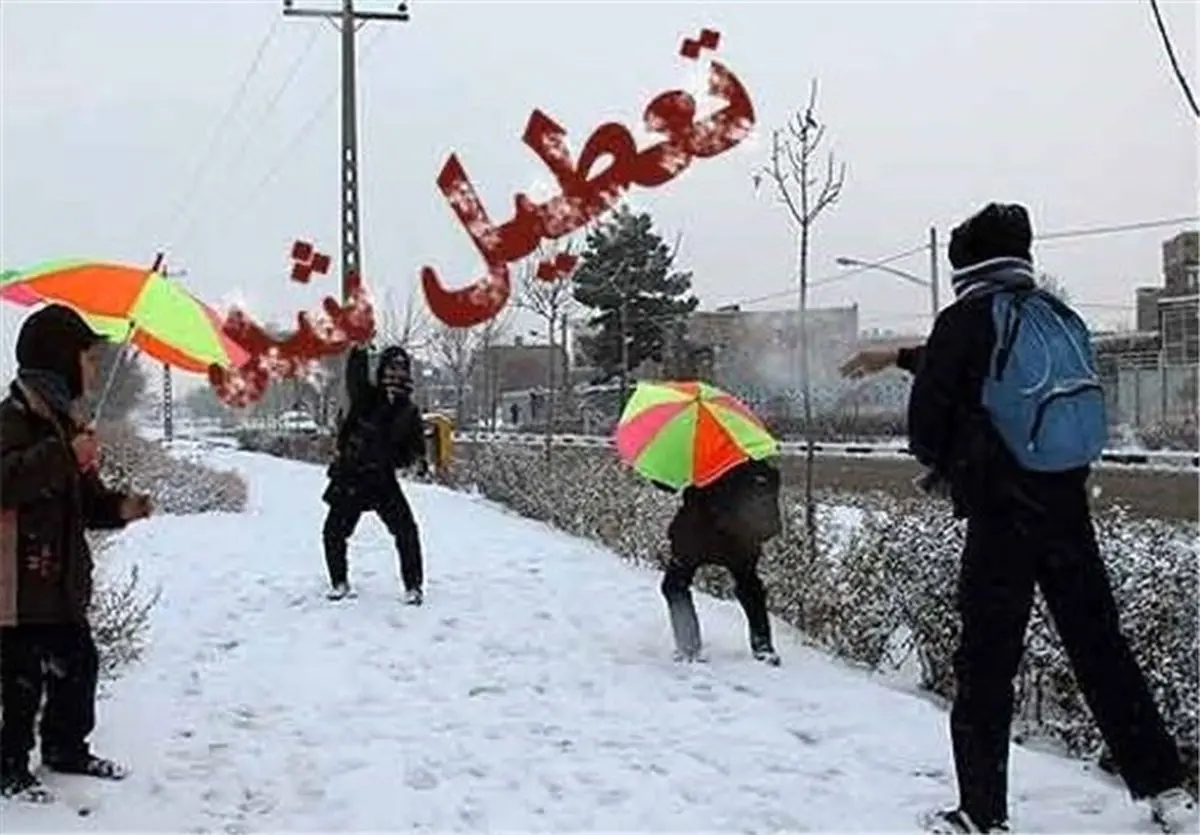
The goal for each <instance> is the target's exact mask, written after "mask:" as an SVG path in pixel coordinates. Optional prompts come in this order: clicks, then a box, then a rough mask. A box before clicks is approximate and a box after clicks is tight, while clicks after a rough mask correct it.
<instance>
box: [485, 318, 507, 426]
mask: <svg viewBox="0 0 1200 835" xmlns="http://www.w3.org/2000/svg"><path fill="white" fill-rule="evenodd" d="M514 310H515V306H513V305H509V306H507V307H505V308H504V310H503V312H501V313H500V314H499V315H498V316H495V317H493V318H491V319H489V320H487V321H486V322H484V323H483V324H482V325H481V326H480V327H479V328H478V330H479V351H480V355H481V356H482V358H483V368H482V369H481V371H482V372H483V374H482V376H483V386H482V391H481V392H480V396H479V398H478V403H479V404H480V406H481V407H482V408H484V409H486V414H487V425H488V428H489V429H491V430H493V431H494V430H495V428H496V413H497V412H498V411H499V410H500V393H501V392H500V382H501V381H500V368H499V365H498V362H497V360H498V357H497V356H496V353H495V352H494V351H493V350H492V348H493V346H495V345H498V344H499V343H500V340H501V339H503V338H504V336H505V335H506V334H507V333H508V328H509V325H510V324H512V317H513V311H514Z"/></svg>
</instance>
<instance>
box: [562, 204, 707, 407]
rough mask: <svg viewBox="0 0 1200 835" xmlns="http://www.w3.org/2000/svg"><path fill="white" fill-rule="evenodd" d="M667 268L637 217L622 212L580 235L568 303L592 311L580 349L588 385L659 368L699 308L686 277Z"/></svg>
mask: <svg viewBox="0 0 1200 835" xmlns="http://www.w3.org/2000/svg"><path fill="white" fill-rule="evenodd" d="M674 261H675V253H673V252H671V251H670V250H669V249H668V247H667V245H666V244H665V243H664V242H663V239H662V238H661V237H660V236H659V235H658V234H656V233H655V232H654V229H653V221H652V220H651V218H650V215H649V214H647V213H645V212H641V213H634V212H632V211H631V210H629V209H628V208H625V207H623V208H621V209H620V210H618V211H617V212H616V213H614V215H613V216H612V217H611V218H610V219H608V220H607V221H606V222H605V223H603V224H602V225H600V226H599V227H598V228H596V229H594V230H592V231H591V232H590V233H589V234H588V236H587V246H586V249H585V250H584V252H583V253H582V255H581V256H580V262H579V267H578V269H576V271H575V274H574V277H573V280H574V284H575V300H576V301H577V302H579V304H581V305H582V306H584V307H588V308H591V309H592V310H594V311H595V315H594V316H592V317H591V319H590V320H589V324H590V325H591V326H592V327H596V328H598V329H599V330H598V331H597V333H596V334H595V335H594V336H593V337H591V338H589V339H586V340H583V346H582V347H583V349H584V351H585V352H586V353H587V355H588V356H589V357H590V359H591V361H592V362H593V363H594V364H595V365H596V367H597V368H598V369H599V370H600V375H599V377H598V379H597V380H596V381H595V382H597V383H602V382H607V381H609V380H612V379H613V378H617V377H619V378H621V379H622V380H623V381H624V380H625V378H626V376H627V375H628V373H629V372H630V371H632V370H633V369H635V368H637V367H638V366H639V365H641V364H642V363H643V362H645V361H646V360H655V361H657V362H662V361H663V359H664V356H665V354H666V348H667V342H668V339H669V335H670V334H672V333H674V332H675V330H676V327H675V326H676V325H677V323H678V322H679V321H680V320H681V319H682V318H683V317H685V316H686V315H687V314H689V313H691V312H692V311H693V310H695V309H696V306H697V305H698V304H699V300H698V299H697V298H696V297H695V296H693V295H692V294H691V289H692V274H691V273H690V272H676V271H673V270H672V267H673V265H674ZM622 337H625V339H626V340H627V346H628V347H627V349H626V351H625V354H624V360H625V363H624V365H623V364H622V359H623V356H622V348H621V340H622Z"/></svg>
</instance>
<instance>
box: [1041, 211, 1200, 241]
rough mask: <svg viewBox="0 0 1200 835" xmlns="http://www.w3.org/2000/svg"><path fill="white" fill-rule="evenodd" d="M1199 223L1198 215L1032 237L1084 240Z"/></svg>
mask: <svg viewBox="0 0 1200 835" xmlns="http://www.w3.org/2000/svg"><path fill="white" fill-rule="evenodd" d="M1197 222H1200V215H1188V216H1186V217H1173V218H1166V219H1164V220H1144V221H1141V222H1138V223H1123V224H1119V225H1117V226H1091V227H1086V228H1083V229H1071V230H1069V231H1066V232H1049V233H1047V234H1044V235H1034V236H1033V239H1034V240H1035V241H1056V240H1063V239H1066V238H1085V237H1090V236H1093V235H1112V234H1116V233H1118V232H1138V231H1141V230H1143V229H1162V228H1164V227H1167V226H1182V225H1183V224H1185V223H1197Z"/></svg>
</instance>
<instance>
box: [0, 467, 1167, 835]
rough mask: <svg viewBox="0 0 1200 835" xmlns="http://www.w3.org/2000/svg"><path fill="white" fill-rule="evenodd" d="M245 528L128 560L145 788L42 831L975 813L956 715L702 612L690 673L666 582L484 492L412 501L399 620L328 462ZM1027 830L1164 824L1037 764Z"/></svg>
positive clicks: (183, 530)
mask: <svg viewBox="0 0 1200 835" xmlns="http://www.w3.org/2000/svg"><path fill="white" fill-rule="evenodd" d="M207 455H208V457H210V458H211V459H214V460H215V462H216V463H220V464H224V465H226V466H234V467H237V468H238V469H240V470H242V471H243V472H244V473H246V475H247V476H248V478H249V479H250V482H251V507H250V509H249V510H248V512H247V513H245V514H242V515H209V516H198V517H176V518H166V517H164V518H158V519H154V520H151V521H148V522H146V523H143V524H141V525H140V526H137V527H135V528H134V529H131V530H130V531H128V532H127V533H125V534H123V535H122V540H121V543H120V544H119V545H118V546H117V547H115V548H113V549H111V550H110V551H108V552H107V554H106V557H105V558H106V559H112V560H115V561H116V563H117V565H118V566H120V565H127V564H129V563H132V562H136V563H138V564H139V565H140V566H141V568H142V571H143V575H144V577H145V578H146V579H147V580H149V581H150V582H151V583H160V584H161V585H162V587H163V598H162V601H161V603H160V604H159V607H158V609H157V611H156V614H155V628H154V635H153V644H152V648H151V649H150V651H149V652H148V655H147V657H146V658H145V659H144V660H143V661H142V662H141V663H140V664H139V665H138V666H136V667H135V668H133V669H131V670H129V671H128V673H127V674H126V676H125V677H124V678H122V679H121V680H120V681H119V682H118V683H117V684H116V685H115V686H114V687H113V688H112V692H111V695H110V697H109V698H107V699H106V700H105V701H104V702H103V703H102V704H101V708H100V725H99V730H98V732H97V734H96V735H95V738H94V742H95V744H96V747H97V749H98V750H99V751H101V752H102V753H105V754H108V755H111V756H115V757H117V758H120V759H122V760H123V761H126V762H128V763H129V764H130V765H131V766H132V768H133V770H134V773H133V776H132V777H130V778H129V779H128V780H127V781H126V782H124V783H119V784H106V785H95V784H90V783H86V782H79V781H78V780H77V779H74V778H70V779H71V782H70V783H66V784H64V783H62V782H61V780H62V779H63V778H58V779H59V781H60V782H59V783H58V784H59V785H60V786H65V787H66V790H67V791H68V793H70V794H71V796H72V797H73V798H74V799H75V800H76V801H78V800H79V799H80V798H82V797H85V796H90V797H91V798H92V799H93V801H94V802H95V803H96V804H97V807H96V809H95V811H94V812H93V814H92V815H91V816H90V817H87V818H82V817H77V816H76V815H75V814H73V813H72V812H71V810H70V809H69V808H67V807H66V805H65V804H64V805H58V806H51V807H46V808H38V807H29V806H11V805H10V806H7V807H5V808H4V809H3V829H4V831H5V832H17V831H29V830H39V831H59V832H61V831H67V830H100V831H118V830H119V831H132V830H154V831H160V832H161V831H170V832H262V831H314V830H321V831H368V830H374V831H380V830H388V831H401V830H404V831H407V830H412V829H418V830H426V831H430V830H433V831H481V830H491V831H499V830H508V831H513V830H522V831H530V830H536V831H579V830H588V831H599V830H605V831H616V830H625V831H635V830H636V831H658V830H671V831H684V830H687V831H714V830H725V831H739V832H763V831H773V830H774V831H778V830H792V831H799V830H818V831H854V830H857V831H914V830H915V829H916V825H915V822H916V819H917V815H918V814H919V812H921V811H922V810H924V809H926V808H928V807H930V806H932V805H937V804H941V803H943V802H946V801H949V800H952V799H953V795H954V784H953V776H952V772H951V769H950V758H949V743H948V737H947V727H946V725H947V723H946V716H945V714H944V713H943V712H942V711H940V710H939V709H938V708H936V707H934V706H933V705H931V704H929V703H928V702H926V701H923V700H922V699H920V698H918V697H916V696H913V695H910V694H907V693H904V692H900V691H898V690H894V689H889V688H888V687H885V686H883V685H882V684H880V683H879V682H878V681H877V680H873V679H871V678H870V677H868V676H867V675H865V674H864V673H861V672H858V671H856V670H851V669H847V668H846V667H844V666H842V665H840V664H838V663H837V662H835V661H833V660H830V659H828V658H827V657H825V656H823V655H821V654H820V653H817V652H815V651H813V650H811V649H808V648H806V647H804V646H803V645H802V644H801V643H800V642H799V640H798V638H797V636H796V635H795V633H793V632H791V631H789V630H788V629H787V628H786V627H784V626H783V625H778V629H779V641H778V643H779V649H780V651H781V653H782V654H783V656H784V665H783V667H781V668H778V669H772V668H768V667H765V666H762V665H759V664H757V663H755V662H753V661H751V660H750V659H749V657H748V653H747V650H746V646H745V637H744V625H743V621H742V617H741V613H740V610H739V609H738V608H737V607H736V604H731V603H723V602H717V601H712V600H709V599H707V598H702V599H701V601H700V606H699V608H700V614H701V619H702V623H703V626H704V628H705V637H706V639H707V643H708V645H709V652H710V656H711V661H710V663H708V664H704V665H675V664H673V663H672V662H671V661H670V656H671V650H670V639H669V634H668V627H667V623H666V615H665V609H664V606H663V604H662V602H661V600H660V598H659V594H658V576H657V575H656V574H655V573H654V572H651V571H646V570H639V569H635V568H631V567H629V566H627V565H625V564H623V563H622V562H621V561H619V560H618V559H617V558H616V557H615V556H613V555H612V554H611V553H608V552H606V551H604V550H603V549H601V548H599V547H597V546H594V545H592V544H589V543H586V542H583V541H580V540H575V539H571V538H569V537H566V536H563V535H561V534H559V533H556V532H554V531H552V530H550V529H548V528H547V527H545V526H544V525H541V524H538V523H534V522H530V521H527V520H523V519H520V518H517V517H515V516H512V515H510V514H508V513H506V512H504V511H503V510H500V509H497V508H495V507H493V506H491V505H489V504H488V503H486V502H484V501H481V500H479V499H474V498H470V497H466V496H463V495H461V494H456V493H452V492H450V491H447V490H444V489H441V488H437V487H431V486H421V485H412V486H410V487H409V491H410V495H411V497H412V500H413V503H414V506H415V509H416V513H417V515H418V518H419V520H420V523H421V525H422V530H423V535H424V540H425V543H426V551H427V553H426V570H427V573H428V577H429V580H428V600H427V605H426V606H425V607H424V608H419V609H414V608H408V607H404V606H402V605H400V603H399V602H398V583H397V580H396V568H395V559H394V554H393V551H392V545H391V542H390V540H389V538H388V536H387V534H386V532H385V531H384V529H383V528H382V526H381V525H380V524H379V523H378V522H377V521H376V520H375V519H374V517H367V518H365V519H364V521H363V522H362V524H361V525H360V528H359V531H358V533H357V536H356V537H355V539H354V540H353V542H352V546H351V562H352V572H353V574H352V576H353V578H354V579H355V580H356V581H357V585H358V588H359V590H360V596H359V597H358V599H356V600H353V601H346V602H343V603H340V604H331V603H329V602H327V601H326V600H325V599H324V598H323V596H322V593H323V591H324V568H323V563H322V559H321V549H320V526H321V517H322V513H323V509H324V506H323V505H322V504H321V503H320V500H319V494H320V492H321V488H322V486H323V484H322V474H321V471H320V470H319V468H317V467H313V466H309V465H305V464H299V463H295V462H288V461H281V460H277V459H272V458H267V457H263V456H254V455H249V454H244V453H237V452H230V451H217V452H212V453H208V454H207ZM1013 794H1014V801H1015V803H1014V807H1015V815H1014V818H1015V823H1016V824H1017V826H1019V827H1021V828H1022V829H1023V830H1024V831H1059V832H1082V831H1087V832H1120V831H1125V832H1129V831H1152V829H1151V827H1149V826H1148V825H1147V824H1146V823H1145V822H1144V821H1145V816H1144V813H1143V812H1142V810H1141V809H1140V808H1139V807H1137V806H1135V805H1134V804H1132V802H1130V801H1129V800H1128V799H1127V798H1126V797H1125V795H1124V793H1123V791H1122V790H1121V789H1120V788H1119V787H1118V786H1117V785H1115V784H1114V783H1113V782H1112V781H1110V780H1108V779H1106V778H1104V777H1101V776H1097V775H1095V774H1092V773H1089V772H1088V771H1087V770H1086V769H1085V767H1084V766H1083V765H1081V764H1080V763H1077V762H1071V761H1067V760H1063V759H1059V758H1056V757H1054V756H1051V755H1048V754H1042V753H1036V752H1030V751H1025V750H1022V749H1017V750H1016V752H1015V754H1014V776H1013Z"/></svg>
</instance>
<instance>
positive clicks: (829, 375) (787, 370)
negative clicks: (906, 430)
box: [685, 305, 858, 423]
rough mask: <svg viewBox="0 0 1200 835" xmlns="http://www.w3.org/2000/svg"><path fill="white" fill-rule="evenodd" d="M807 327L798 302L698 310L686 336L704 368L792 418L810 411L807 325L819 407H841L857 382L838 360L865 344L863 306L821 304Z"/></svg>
mask: <svg viewBox="0 0 1200 835" xmlns="http://www.w3.org/2000/svg"><path fill="white" fill-rule="evenodd" d="M807 317H808V318H807V324H808V327H807V329H804V328H802V327H801V316H800V312H799V311H798V310H794V309H791V310H741V309H739V308H738V307H736V306H731V307H728V308H723V309H720V310H714V311H697V312H695V313H693V314H692V315H691V316H690V317H689V319H688V321H687V325H686V329H685V339H686V341H687V343H688V345H689V346H691V350H692V351H693V352H695V353H696V354H698V355H699V356H700V357H702V358H704V361H703V362H702V363H701V365H703V366H707V367H702V368H699V369H697V370H698V371H699V372H700V376H701V377H704V378H706V379H709V380H711V381H712V382H713V383H714V384H716V385H717V386H720V387H721V388H723V389H725V390H726V391H729V392H730V393H731V394H735V395H737V396H738V397H740V398H742V399H743V400H744V401H745V402H746V404H747V405H749V406H750V407H751V408H753V409H755V410H756V411H757V412H758V413H759V414H761V415H762V416H763V418H764V419H766V420H771V421H775V422H782V423H791V422H792V421H794V420H795V419H798V418H800V417H802V416H803V413H804V405H803V404H804V394H803V393H804V385H803V376H804V375H803V371H804V364H803V361H802V353H801V333H802V331H805V330H806V331H807V338H806V340H805V342H804V346H805V347H806V348H807V351H808V373H809V380H810V387H811V393H812V406H813V412H814V414H822V413H828V412H830V411H833V410H835V409H837V408H839V405H840V401H841V399H842V398H843V396H844V395H845V394H846V392H847V391H848V389H849V386H848V384H847V383H846V381H845V380H843V379H842V377H841V374H840V373H839V371H838V368H839V367H840V366H841V364H842V363H843V362H845V360H846V358H847V357H849V356H850V355H851V354H852V353H853V352H854V350H855V348H856V346H857V344H858V307H857V306H856V305H855V306H851V307H835V308H816V309H812V310H809V311H808V313H807Z"/></svg>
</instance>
